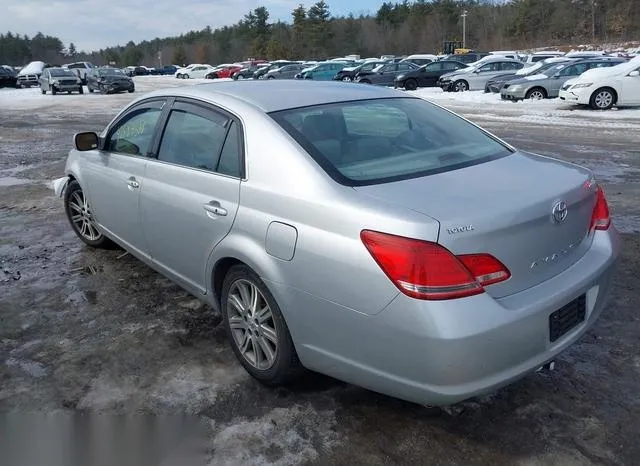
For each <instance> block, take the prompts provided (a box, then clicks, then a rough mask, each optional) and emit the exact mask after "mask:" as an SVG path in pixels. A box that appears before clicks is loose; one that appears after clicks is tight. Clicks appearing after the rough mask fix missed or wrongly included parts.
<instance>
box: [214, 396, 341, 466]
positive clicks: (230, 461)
mask: <svg viewBox="0 0 640 466" xmlns="http://www.w3.org/2000/svg"><path fill="white" fill-rule="evenodd" d="M335 426H336V418H335V414H334V413H333V411H315V410H314V409H312V408H311V407H305V408H302V407H300V406H295V407H292V408H288V409H285V408H276V409H274V410H273V411H271V412H270V413H269V414H267V415H266V416H264V417H262V418H259V419H256V420H253V421H241V422H238V423H235V424H230V425H226V426H223V427H222V428H221V430H220V431H219V432H218V433H217V434H216V436H215V437H214V439H213V447H214V451H215V454H214V457H213V459H212V460H211V461H210V462H209V466H235V465H238V466H240V465H245V464H254V465H274V466H275V465H281V466H288V465H292V464H302V463H308V462H312V461H316V460H318V458H319V457H320V453H321V452H327V451H330V450H331V449H332V448H334V447H335V446H337V445H338V444H339V443H340V442H339V439H338V434H337V433H336V432H335V430H334V429H335Z"/></svg>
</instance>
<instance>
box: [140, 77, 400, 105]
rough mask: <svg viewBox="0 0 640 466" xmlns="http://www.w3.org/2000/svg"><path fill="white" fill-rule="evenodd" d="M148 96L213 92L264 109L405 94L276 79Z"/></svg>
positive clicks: (206, 97)
mask: <svg viewBox="0 0 640 466" xmlns="http://www.w3.org/2000/svg"><path fill="white" fill-rule="evenodd" d="M148 96H154V97H159V96H164V97H171V96H181V97H187V98H188V97H191V98H194V99H201V100H209V101H215V97H216V96H225V97H227V98H232V99H235V100H238V101H242V102H245V103H248V104H251V105H253V106H255V107H257V108H259V109H260V110H262V111H263V112H266V113H270V112H277V111H279V110H287V109H290V108H299V107H309V106H313V105H323V104H329V103H337V102H348V101H356V100H365V99H383V98H392V97H396V98H397V97H400V98H402V97H405V98H406V97H407V95H406V94H405V93H404V92H400V91H397V90H393V89H390V88H387V87H382V86H371V85H368V84H350V85H345V84H344V83H342V82H337V81H312V80H276V79H270V80H255V81H253V80H246V81H245V80H243V81H230V82H217V83H206V84H195V85H191V86H183V87H175V88H169V89H164V90H159V91H154V92H152V93H150V94H148Z"/></svg>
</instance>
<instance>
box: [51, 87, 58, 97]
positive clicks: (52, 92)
mask: <svg viewBox="0 0 640 466" xmlns="http://www.w3.org/2000/svg"><path fill="white" fill-rule="evenodd" d="M57 93H58V91H56V88H55V87H52V88H51V95H56V94H57Z"/></svg>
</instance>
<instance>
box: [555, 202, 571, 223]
mask: <svg viewBox="0 0 640 466" xmlns="http://www.w3.org/2000/svg"><path fill="white" fill-rule="evenodd" d="M568 213H569V211H568V209H567V203H566V202H565V201H558V202H556V205H554V206H553V210H552V211H551V216H552V217H553V221H554V222H556V223H562V222H564V221H565V219H566V218H567V214H568Z"/></svg>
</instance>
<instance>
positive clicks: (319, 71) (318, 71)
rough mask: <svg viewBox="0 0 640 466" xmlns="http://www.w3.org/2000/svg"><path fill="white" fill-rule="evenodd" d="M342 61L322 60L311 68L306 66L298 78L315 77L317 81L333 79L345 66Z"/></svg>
mask: <svg viewBox="0 0 640 466" xmlns="http://www.w3.org/2000/svg"><path fill="white" fill-rule="evenodd" d="M345 66H346V65H345V64H344V63H340V62H330V61H328V62H322V63H318V64H317V65H314V66H312V67H311V68H306V69H305V70H302V71H301V72H300V73H298V74H297V75H296V78H297V79H313V80H316V81H331V80H332V79H333V77H334V76H335V75H336V74H337V73H338V72H339V71H340V70H341V69H343V68H344V67H345Z"/></svg>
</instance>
